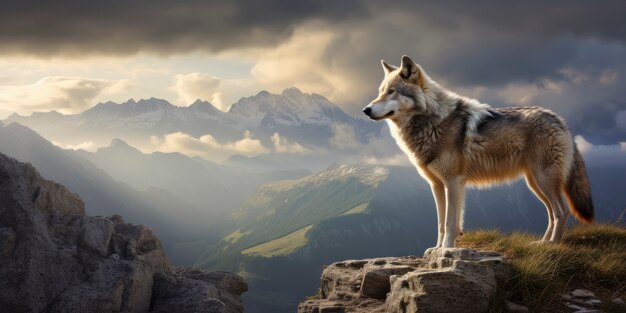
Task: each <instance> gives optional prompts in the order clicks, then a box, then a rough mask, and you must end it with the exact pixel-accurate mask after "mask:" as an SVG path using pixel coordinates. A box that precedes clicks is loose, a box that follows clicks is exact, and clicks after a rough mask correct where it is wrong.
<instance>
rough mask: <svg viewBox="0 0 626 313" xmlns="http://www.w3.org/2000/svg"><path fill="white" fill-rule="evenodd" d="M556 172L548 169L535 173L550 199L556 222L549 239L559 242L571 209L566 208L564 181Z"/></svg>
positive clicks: (538, 183) (538, 184)
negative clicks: (563, 189) (563, 191)
mask: <svg viewBox="0 0 626 313" xmlns="http://www.w3.org/2000/svg"><path fill="white" fill-rule="evenodd" d="M555 172H556V171H554V170H551V169H546V170H544V171H543V173H537V172H536V173H534V178H535V179H536V182H537V186H538V187H539V188H540V189H541V192H542V193H543V195H544V196H545V198H546V199H547V200H548V204H549V207H550V208H551V209H552V215H553V218H554V222H553V227H552V234H551V236H550V238H549V239H548V240H549V241H551V242H559V241H560V240H561V237H563V231H564V230H565V224H566V223H567V217H568V215H569V211H567V210H566V207H565V205H564V203H563V197H562V196H561V189H562V188H561V185H562V182H561V180H560V178H559V175H558V174H557V173H555Z"/></svg>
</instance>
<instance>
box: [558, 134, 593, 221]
mask: <svg viewBox="0 0 626 313" xmlns="http://www.w3.org/2000/svg"><path fill="white" fill-rule="evenodd" d="M563 191H564V192H565V197H566V198H567V202H568V204H569V210H570V212H572V214H574V216H576V218H577V219H579V220H580V221H581V222H584V223H593V201H592V200H591V186H590V185H589V178H588V177H587V172H586V171H585V162H584V161H583V158H582V156H581V155H580V152H578V148H576V144H574V162H572V167H571V168H570V170H569V176H568V178H567V182H566V183H565V188H564V190H563Z"/></svg>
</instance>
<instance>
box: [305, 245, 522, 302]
mask: <svg viewBox="0 0 626 313" xmlns="http://www.w3.org/2000/svg"><path fill="white" fill-rule="evenodd" d="M511 273H512V270H511V266H510V265H509V264H508V263H507V262H506V261H505V260H504V259H503V258H502V256H501V255H499V254H497V253H490V252H476V251H474V250H469V249H436V250H432V251H429V252H428V253H427V254H426V255H425V256H424V258H417V257H413V256H411V257H398V258H377V259H366V260H351V261H344V262H338V263H333V264H332V265H330V266H327V267H326V268H325V269H324V271H323V272H322V278H321V287H320V291H319V294H318V295H317V298H318V299H312V300H307V301H305V302H303V303H301V304H300V306H299V307H298V312H299V313H331V312H332V313H335V312H381V313H382V312H403V313H408V312H411V313H413V312H420V313H425V312H429V313H435V312H442V313H443V312H446V313H456V312H459V313H461V312H477V313H478V312H487V311H488V310H489V306H490V305H491V303H492V301H493V299H494V297H495V295H496V292H497V291H498V288H503V286H504V284H505V282H506V281H507V279H508V278H509V276H510V275H511Z"/></svg>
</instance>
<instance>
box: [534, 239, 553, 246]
mask: <svg viewBox="0 0 626 313" xmlns="http://www.w3.org/2000/svg"><path fill="white" fill-rule="evenodd" d="M548 243H550V242H549V241H547V240H546V241H544V240H535V241H531V242H530V244H531V245H533V246H540V245H545V244H548Z"/></svg>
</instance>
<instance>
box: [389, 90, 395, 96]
mask: <svg viewBox="0 0 626 313" xmlns="http://www.w3.org/2000/svg"><path fill="white" fill-rule="evenodd" d="M394 92H396V90H395V89H389V90H388V91H387V94H389V95H390V94H392V93H394Z"/></svg>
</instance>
